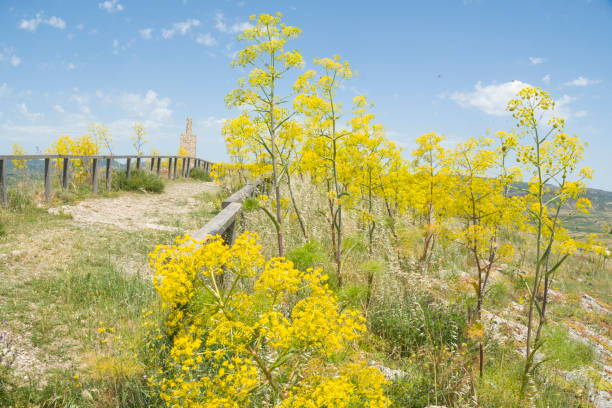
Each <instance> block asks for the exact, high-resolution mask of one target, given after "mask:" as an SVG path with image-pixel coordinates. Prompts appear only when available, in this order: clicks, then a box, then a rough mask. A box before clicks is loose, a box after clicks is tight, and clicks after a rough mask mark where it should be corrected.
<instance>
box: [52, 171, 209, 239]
mask: <svg viewBox="0 0 612 408" xmlns="http://www.w3.org/2000/svg"><path fill="white" fill-rule="evenodd" d="M218 191H219V187H218V186H217V185H216V184H215V183H204V182H195V181H192V182H190V181H183V182H175V183H171V184H170V183H169V184H167V185H166V188H165V191H164V192H163V193H161V194H153V193H124V194H122V195H121V196H119V197H117V198H112V199H108V198H90V199H87V200H84V201H81V202H79V203H78V204H76V205H65V206H61V207H57V208H50V209H49V212H50V213H51V214H59V213H64V214H70V215H71V216H72V218H73V219H74V220H75V221H77V222H81V223H97V224H109V225H112V226H114V227H118V228H120V229H124V230H128V231H134V230H140V229H157V230H162V231H178V230H179V229H180V228H179V227H177V226H172V225H168V222H169V220H174V221H176V220H177V219H178V220H179V221H181V220H183V219H185V218H186V217H185V216H186V215H187V214H189V213H190V212H192V211H194V210H196V209H198V208H199V206H200V205H201V202H198V200H196V196H198V195H201V194H202V193H210V194H215V193H217V192H218Z"/></svg>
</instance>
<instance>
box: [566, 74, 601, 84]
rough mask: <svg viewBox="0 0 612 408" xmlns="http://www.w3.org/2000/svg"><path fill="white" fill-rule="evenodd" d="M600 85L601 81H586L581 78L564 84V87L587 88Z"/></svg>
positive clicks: (586, 79)
mask: <svg viewBox="0 0 612 408" xmlns="http://www.w3.org/2000/svg"><path fill="white" fill-rule="evenodd" d="M599 83H601V79H588V78H585V77H582V76H579V77H578V78H576V79H574V80H573V81H569V82H566V83H565V84H564V85H565V86H589V85H595V84H599Z"/></svg>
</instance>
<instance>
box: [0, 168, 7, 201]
mask: <svg viewBox="0 0 612 408" xmlns="http://www.w3.org/2000/svg"><path fill="white" fill-rule="evenodd" d="M6 162H7V160H6V159H0V201H2V206H3V207H7V206H8V195H7V186H6Z"/></svg>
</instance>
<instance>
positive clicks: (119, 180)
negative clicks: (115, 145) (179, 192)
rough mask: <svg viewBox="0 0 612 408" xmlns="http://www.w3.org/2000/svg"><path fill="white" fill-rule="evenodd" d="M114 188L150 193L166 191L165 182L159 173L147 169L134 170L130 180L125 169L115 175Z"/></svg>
mask: <svg viewBox="0 0 612 408" xmlns="http://www.w3.org/2000/svg"><path fill="white" fill-rule="evenodd" d="M112 183H113V189H114V190H126V191H147V192H150V193H161V192H162V191H164V183H163V182H162V181H161V179H160V178H159V177H157V175H155V174H153V173H150V172H148V171H145V170H132V172H131V174H130V178H129V180H128V178H127V175H126V174H125V172H124V171H122V172H119V173H117V174H115V177H113V182H112Z"/></svg>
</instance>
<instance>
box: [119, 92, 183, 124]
mask: <svg viewBox="0 0 612 408" xmlns="http://www.w3.org/2000/svg"><path fill="white" fill-rule="evenodd" d="M170 104H171V102H170V99H169V98H159V97H158V95H157V93H156V92H155V91H153V90H149V91H147V93H146V94H144V95H140V94H136V93H123V94H121V95H119V105H120V106H121V108H122V109H124V110H125V111H126V112H128V113H130V114H131V115H133V116H135V117H136V118H138V119H148V120H149V121H151V122H155V123H161V122H163V121H165V120H168V119H169V118H170V117H171V116H172V110H171V109H170Z"/></svg>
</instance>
